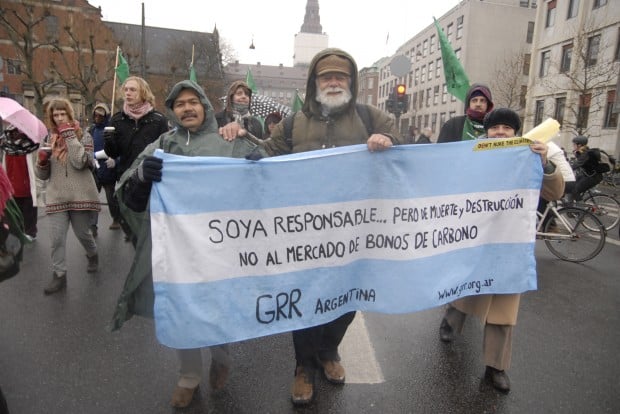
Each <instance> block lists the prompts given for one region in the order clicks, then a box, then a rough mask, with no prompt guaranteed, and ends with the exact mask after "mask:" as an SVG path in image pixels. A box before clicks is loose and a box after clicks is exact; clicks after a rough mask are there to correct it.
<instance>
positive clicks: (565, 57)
mask: <svg viewBox="0 0 620 414" xmlns="http://www.w3.org/2000/svg"><path fill="white" fill-rule="evenodd" d="M572 56H573V45H572V43H571V44H570V45H564V46H562V61H561V62H560V72H562V73H565V72H568V71H569V70H570V62H571V58H572Z"/></svg>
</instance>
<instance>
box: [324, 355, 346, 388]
mask: <svg viewBox="0 0 620 414" xmlns="http://www.w3.org/2000/svg"><path fill="white" fill-rule="evenodd" d="M319 361H320V362H321V366H322V367H323V373H324V374H325V378H327V380H328V381H329V382H333V383H334V384H344V367H343V366H342V365H341V364H340V362H338V361H332V360H326V361H324V360H322V359H320V360H319Z"/></svg>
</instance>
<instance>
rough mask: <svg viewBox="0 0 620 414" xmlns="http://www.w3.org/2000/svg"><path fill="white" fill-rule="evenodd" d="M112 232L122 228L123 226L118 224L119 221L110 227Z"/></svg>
mask: <svg viewBox="0 0 620 414" xmlns="http://www.w3.org/2000/svg"><path fill="white" fill-rule="evenodd" d="M108 228H109V229H110V230H119V229H120V228H121V225H120V224H118V221H116V220H114V221H113V222H112V224H110V227H108Z"/></svg>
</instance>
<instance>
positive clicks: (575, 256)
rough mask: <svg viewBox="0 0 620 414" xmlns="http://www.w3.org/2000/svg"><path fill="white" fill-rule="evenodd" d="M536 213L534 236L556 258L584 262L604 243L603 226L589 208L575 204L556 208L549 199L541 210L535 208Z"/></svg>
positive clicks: (604, 233)
mask: <svg viewBox="0 0 620 414" xmlns="http://www.w3.org/2000/svg"><path fill="white" fill-rule="evenodd" d="M536 215H537V216H538V224H537V225H536V238H537V239H541V240H544V241H545V245H546V246H547V248H548V249H549V250H550V251H551V253H553V254H554V255H555V256H556V257H558V258H559V259H562V260H566V261H568V262H575V263H577V262H585V261H587V260H590V259H593V258H594V257H596V256H597V255H598V254H599V253H600V252H601V250H603V247H604V246H605V240H606V237H607V231H606V230H605V226H603V224H602V223H601V221H600V220H599V219H598V218H597V217H596V216H595V215H594V214H592V213H591V212H590V211H588V210H585V209H583V208H579V207H576V206H569V207H562V208H560V209H558V208H556V203H555V202H550V203H548V204H547V207H546V208H545V211H544V212H543V213H540V212H539V211H537V212H536Z"/></svg>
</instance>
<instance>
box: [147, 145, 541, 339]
mask: <svg viewBox="0 0 620 414" xmlns="http://www.w3.org/2000/svg"><path fill="white" fill-rule="evenodd" d="M526 144H527V141H526V140H525V139H521V138H515V139H511V140H491V139H489V140H481V141H466V142H456V143H447V144H441V145H406V146H395V147H392V148H390V149H388V150H386V151H381V152H370V151H368V149H367V147H366V145H355V146H349V147H340V148H332V149H328V150H318V151H312V152H307V153H300V154H293V155H287V156H280V157H273V158H265V159H262V160H260V161H248V160H245V159H229V158H220V157H183V156H178V155H171V154H165V153H163V152H161V150H158V151H157V152H156V153H155V155H156V156H158V157H161V158H163V160H164V169H163V177H162V181H161V182H159V183H154V185H153V189H152V191H151V199H150V214H151V226H152V228H151V234H152V241H153V250H152V266H153V282H154V289H155V309H154V313H155V324H156V334H157V338H158V340H159V341H160V342H161V343H162V344H164V345H166V346H169V347H173V348H198V347H203V346H210V345H216V344H222V343H228V342H235V341H241V340H245V339H250V338H256V337H260V336H265V335H270V334H276V333H280V332H285V331H291V330H295V329H302V328H305V327H310V326H315V325H319V324H323V323H327V322H329V321H332V320H333V319H335V318H337V317H338V316H340V315H342V314H344V313H345V312H350V311H356V310H360V311H368V312H381V313H388V314H395V313H408V312H416V311H420V310H424V309H429V308H432V307H436V306H439V305H442V304H445V303H448V302H451V301H453V300H455V299H458V298H462V297H465V296H468V295H478V294H488V293H520V292H524V291H527V290H533V289H536V264H535V259H534V242H535V222H536V206H537V204H538V196H539V189H540V185H541V180H542V167H541V162H540V156H539V155H537V154H534V153H533V152H532V151H531V150H530V149H529V148H528V147H527V145H526Z"/></svg>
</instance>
